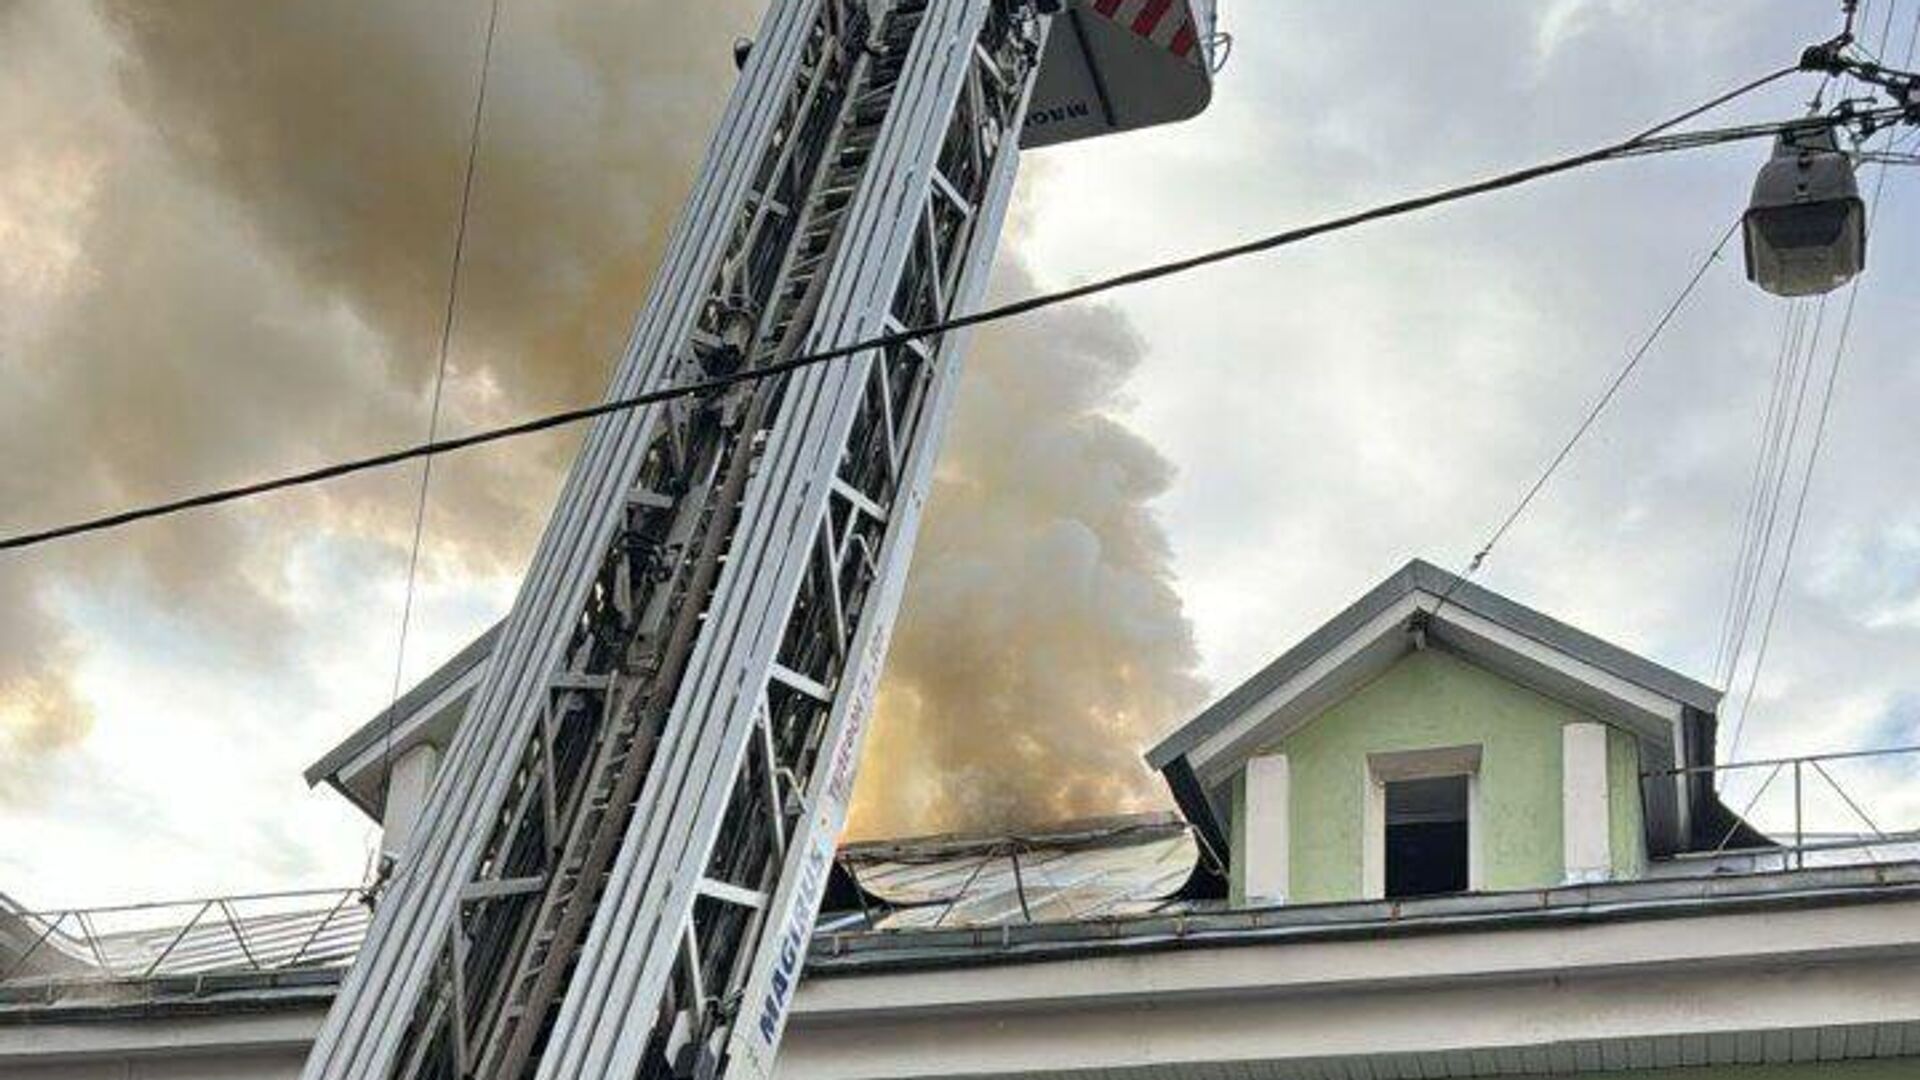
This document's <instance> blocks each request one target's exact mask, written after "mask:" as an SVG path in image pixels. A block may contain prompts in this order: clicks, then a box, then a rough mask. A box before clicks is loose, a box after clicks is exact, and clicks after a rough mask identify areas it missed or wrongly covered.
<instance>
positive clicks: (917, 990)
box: [0, 562, 1920, 1080]
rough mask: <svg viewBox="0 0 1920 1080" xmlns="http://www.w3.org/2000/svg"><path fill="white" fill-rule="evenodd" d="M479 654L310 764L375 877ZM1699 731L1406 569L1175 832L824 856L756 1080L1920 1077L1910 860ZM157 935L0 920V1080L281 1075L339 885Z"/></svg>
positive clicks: (1567, 636) (202, 910)
mask: <svg viewBox="0 0 1920 1080" xmlns="http://www.w3.org/2000/svg"><path fill="white" fill-rule="evenodd" d="M485 655H486V639H485V638H483V639H481V640H480V641H477V642H476V643H475V645H474V646H472V647H470V648H469V649H468V650H466V651H464V652H463V653H462V654H461V655H460V656H458V657H456V658H455V659H454V660H453V661H452V662H450V663H449V665H448V666H447V667H446V668H444V669H443V670H442V671H441V672H438V673H436V674H435V675H434V676H432V677H430V678H429V679H428V680H426V682H425V683H423V684H422V686H421V687H419V688H418V689H417V690H416V691H415V692H414V693H412V694H409V695H408V696H407V697H406V698H404V699H402V701H401V702H400V704H399V705H398V706H397V707H396V709H395V710H394V712H393V713H392V714H391V715H387V714H383V715H382V716H380V717H376V718H375V720H374V721H373V722H371V723H370V724H369V725H367V727H365V728H363V729H362V730H361V731H360V732H359V733H357V734H356V735H354V736H352V737H350V738H349V739H348V740H347V741H346V742H345V743H343V744H342V746H341V747H340V748H338V749H337V750H336V751H334V752H333V753H331V754H329V755H327V757H326V758H325V759H323V760H322V762H321V763H320V764H319V765H318V766H316V768H315V770H313V771H312V772H311V773H310V774H309V779H310V781H313V782H326V783H330V784H332V785H334V786H336V787H338V788H339V789H340V790H341V791H342V792H343V793H345V794H347V795H348V797H350V798H352V799H353V800H354V801H355V802H356V804H358V805H360V806H361V807H363V808H364V809H366V810H367V811H368V812H369V813H371V814H374V815H376V816H379V817H382V818H383V820H384V821H385V822H386V823H387V825H388V827H389V840H388V845H387V846H388V850H389V852H390V853H391V854H392V855H393V857H395V858H399V859H404V858H405V857H406V855H405V850H406V845H405V834H406V828H407V825H408V823H409V822H410V821H411V820H412V817H413V815H414V814H415V813H417V807H418V802H419V800H420V799H422V798H424V793H425V791H426V789H427V786H428V785H429V784H430V782H431V779H432V775H431V774H432V767H433V763H434V760H435V757H436V749H435V748H436V747H437V746H439V745H444V743H445V740H446V738H447V737H448V735H449V734H450V733H451V731H452V730H453V729H454V727H455V726H456V725H457V724H458V723H459V714H460V709H461V706H462V703H463V696H462V690H461V687H462V686H463V685H465V684H466V683H469V682H471V680H472V678H473V673H474V672H476V671H477V670H478V669H479V666H480V665H482V664H484V663H485ZM1718 704H1719V695H1718V693H1717V692H1715V691H1714V690H1713V689H1711V688H1709V687H1706V686H1704V685H1701V684H1699V683H1697V682H1695V681H1693V680H1691V679H1688V678H1686V677H1684V676H1682V675H1679V674H1677V673H1675V672H1672V671H1669V670H1666V669H1664V668H1661V667H1659V666H1658V665H1655V664H1652V663H1650V662H1648V661H1646V660H1644V659H1642V658H1640V657H1636V656H1634V655H1632V654H1630V653H1628V652H1626V651H1624V650H1621V649H1618V648H1616V647H1614V646H1611V645H1608V644H1607V643H1605V642H1602V641H1599V640H1598V639H1596V638H1593V637H1591V636H1590V635H1587V634H1585V633H1583V632H1581V631H1579V630H1577V629H1574V628H1573V627H1571V626H1568V625H1566V624H1564V623H1561V622H1558V621H1556V620H1554V619H1551V618H1549V617H1547V616H1545V615H1542V614H1540V613H1539V612H1536V611H1533V610H1531V609H1529V608H1526V607H1524V606H1522V605H1520V604H1517V603H1514V602H1513V601H1511V600H1508V599H1506V598H1503V597H1500V596H1498V595H1496V594H1494V593H1491V592H1489V591H1487V590H1484V589H1480V588H1477V587H1475V586H1473V585H1471V584H1468V583H1465V582H1462V581H1460V580H1459V579H1457V578H1454V577H1453V576H1451V575H1449V574H1446V573H1445V572H1443V571H1440V570H1438V569H1437V568H1434V567H1432V566H1429V565H1426V564H1424V563H1417V562H1416V563H1413V564H1410V565H1408V566H1407V567H1405V568H1403V569H1402V570H1400V571H1399V572H1397V573H1396V574H1394V575H1392V576H1391V577H1389V578H1388V579H1387V580H1386V581H1384V582H1383V583H1382V584H1381V585H1380V586H1379V587H1377V588H1375V589H1374V590H1372V591H1370V592H1369V593H1368V594H1367V595H1366V596H1364V597H1362V598H1361V599H1360V600H1358V601H1356V602H1355V603H1354V604H1353V605H1352V606H1350V607H1349V608H1348V609H1347V610H1345V611H1343V612H1341V613H1340V614H1338V615H1336V616H1335V617H1334V618H1333V619H1332V620H1330V621H1329V622H1328V623H1327V624H1326V625H1325V626H1323V627H1322V628H1321V629H1320V630H1318V631H1316V632H1315V633H1314V634H1312V635H1310V636H1309V637H1308V638H1307V639H1306V640H1305V641H1303V642H1302V643H1301V644H1300V645H1299V646H1297V647H1295V648H1293V649H1290V650H1288V651H1287V652H1286V653H1284V654H1283V655H1282V656H1280V657H1279V658H1277V659H1276V660H1275V661H1274V662H1273V663H1272V664H1270V665H1269V666H1268V667H1266V668H1265V669H1263V670H1262V671H1261V672H1259V673H1258V674H1256V675H1255V676H1254V677H1253V678H1252V679H1250V680H1248V682H1247V683H1246V684H1244V685H1242V686H1241V687H1238V688H1236V689H1235V690H1233V691H1232V692H1230V693H1228V694H1227V695H1225V696H1224V697H1222V698H1221V699H1220V701H1218V702H1217V703H1216V704H1214V705H1213V706H1211V707H1210V708H1208V709H1207V710H1205V711H1204V712H1203V713H1202V714H1201V715H1200V716H1198V717H1196V718H1194V719H1193V720H1192V721H1191V722H1190V723H1188V724H1186V725H1184V726H1183V727H1181V728H1180V729H1179V730H1177V731H1175V732H1174V733H1173V734H1172V735H1170V736H1169V737H1168V738H1167V739H1166V740H1165V741H1163V742H1162V743H1161V744H1160V745H1159V746H1157V747H1155V748H1154V749H1153V750H1152V751H1151V752H1150V754H1149V760H1150V761H1151V762H1152V763H1153V765H1154V766H1155V767H1156V768H1158V769H1160V770H1161V772H1162V773H1163V774H1164V775H1165V776H1166V778H1167V782H1168V785H1169V788H1170V790H1171V791H1172V793H1173V795H1174V798H1175V800H1176V802H1177V803H1178V805H1179V807H1180V813H1179V815H1177V816H1174V815H1157V816H1156V815H1148V816H1144V817H1137V818H1129V819H1120V820H1111V821H1102V822H1091V823H1073V824H1063V825H1062V826H1060V827H1058V828H1054V829H1050V830H1047V831H1046V832H1044V833H1041V834H1037V835H1026V836H1000V837H944V838H942V837H936V838H925V839H920V840H913V841H895V842H888V843H881V844H861V845H851V846H848V847H846V848H844V849H843V851H842V856H841V859H840V864H839V866H838V868H837V869H836V873H835V880H834V884H833V887H832V888H831V889H830V891H829V897H828V902H827V905H826V906H827V909H828V910H827V911H826V913H825V914H824V915H823V916H822V919H821V923H820V929H819V931H818V932H817V933H816V936H815V939H814V942H813V948H812V952H811V955H810V958H809V961H808V964H807V968H806V972H807V978H806V980H805V981H804V983H803V984H802V989H801V992H800V994H799V997H798V999H797V1003H796V1006H795V1013H794V1017H793V1021H792V1025H791V1027H790V1029H789V1033H788V1035H787V1041H786V1043H785V1046H784V1049H783V1053H782V1057H781V1059H780V1066H779V1068H780V1072H781V1075H783V1076H785V1077H792V1078H805V1080H813V1078H820V1080H827V1078H833V1080H910V1078H926V1080H932V1078H960V1077H1023V1078H1037V1077H1048V1078H1057V1080H1068V1078H1073V1080H1094V1078H1102V1080H1120V1078H1126V1080H1157V1078H1167V1080H1172V1078H1176V1077H1177V1078H1181V1080H1212V1078H1221V1080H1229V1078H1230V1080H1252V1078H1263V1080H1264V1078H1274V1080H1293V1078H1302V1080H1305V1078H1342V1080H1345V1078H1355V1080H1359V1078H1368V1080H1386V1078H1399V1077H1406V1078H1415V1077H1481V1076H1539V1077H1545V1076H1557V1077H1593V1078H1597V1077H1602V1076H1609V1077H1610V1076H1626V1077H1634V1078H1640V1080H1653V1078H1671V1080H1693V1078H1701V1080H1721V1078H1724V1080H1802V1078H1808V1080H1814V1078H1819V1080H1825V1078H1833V1080H1882V1078H1892V1077H1908V1076H1920V862H1916V861H1912V856H1913V854H1914V850H1915V849H1914V846H1913V837H1912V836H1911V835H1909V834H1904V833H1885V832H1882V831H1881V830H1880V829H1879V828H1878V827H1876V828H1875V829H1874V830H1873V833H1872V835H1867V836H1859V837H1852V838H1836V834H1833V833H1821V834H1820V835H1819V837H1818V838H1817V839H1814V838H1812V834H1810V833H1809V832H1808V831H1807V830H1806V829H1805V828H1804V827H1800V828H1795V829H1794V830H1792V831H1791V833H1790V834H1788V835H1782V832H1781V830H1780V829H1779V828H1777V827H1770V828H1768V829H1766V830H1762V829H1759V828H1756V827H1754V825H1752V824H1750V823H1749V822H1748V821H1747V820H1745V814H1744V813H1735V812H1734V811H1733V810H1732V809H1730V808H1729V807H1728V806H1727V805H1725V804H1723V803H1722V801H1721V786H1720V785H1719V784H1718V783H1716V777H1717V775H1718V773H1719V772H1720V771H1721V769H1722V766H1719V765H1718V764H1717V763H1716V762H1715V761H1714V758H1713V745H1714V728H1715V723H1716V720H1715V717H1716V710H1717V708H1718ZM388 731H391V732H392V733H393V735H392V737H391V753H389V747H388V744H387V740H388V736H387V734H386V733H387V732H388ZM376 739H377V740H379V744H380V745H379V747H378V750H377V751H376V750H375V745H376V744H375V740H376ZM388 758H390V759H391V760H393V761H395V762H398V763H400V764H399V766H398V767H396V768H394V769H392V770H390V771H391V775H392V782H391V784H390V785H389V784H383V783H381V782H380V779H381V778H382V777H384V776H385V775H386V774H387V773H388V772H389V770H386V769H376V766H377V765H378V764H379V763H380V762H381V761H382V760H383V759H388ZM1816 764H1817V763H1816ZM1787 768H1788V766H1787V764H1786V763H1781V764H1777V765H1775V766H1774V773H1775V774H1782V773H1784V772H1785V770H1787ZM1791 772H1792V775H1793V776H1795V777H1796V778H1797V777H1799V776H1800V774H1801V772H1802V768H1801V764H1800V763H1793V764H1792V766H1791ZM1820 772H1821V774H1822V775H1826V772H1827V771H1826V770H1825V769H1821V770H1820ZM1794 790H1795V795H1796V799H1797V797H1798V791H1799V786H1798V784H1797V783H1796V784H1795V788H1794ZM1849 801H1851V800H1849ZM1798 807H1799V804H1798V802H1796V804H1795V809H1796V812H1797V810H1798ZM1746 809H1747V806H1746V805H1745V804H1743V805H1742V810H1743V811H1745V810H1746ZM1796 820H1797V814H1796ZM1802 824H1803V826H1804V823H1802ZM174 911H175V909H156V910H155V911H152V912H146V913H143V914H144V916H145V917H146V920H147V925H142V926H140V927H138V928H133V929H120V930H111V929H109V930H102V929H101V925H102V923H103V920H104V919H105V918H106V913H88V914H86V915H82V914H81V913H49V914H40V915H36V914H30V913H27V912H25V911H22V910H19V909H17V908H8V909H0V1077H6V1078H13V1077H19V1078H22V1080H56V1078H63V1080H64V1078H79V1077H86V1078H93V1077H234V1078H239V1077H246V1078H250V1080H251V1078H262V1080H265V1078H280V1077H292V1076H295V1075H297V1073H298V1070H299V1063H300V1061H301V1058H302V1055H303V1052H304V1048H305V1044H306V1040H308V1039H310V1038H311V1035H312V1032H313V1031H314V1030H315V1029H316V1028H317V1026H318V1024H319V1020H320V1017H321V1016H322V1015H323V1014H324V1010H325V1008H326V1006H327V1004H328V1002H329V1001H330V999H331V995H332V992H333V988H334V987H335V986H336V985H337V982H338V978H339V975H340V973H341V971H342V970H343V966H344V964H345V963H346V962H348V960H349V959H350V957H351V954H352V950H353V946H354V944H355V943H356V942H357V940H358V937H357V935H358V933H359V932H360V930H361V929H362V928H364V925H365V907H364V904H363V897H361V896H360V895H359V894H358V893H357V892H356V891H342V892H339V893H337V894H323V895H314V896H307V897H298V898H265V897H260V898H251V899H247V900H235V901H227V902H221V901H209V902H202V903H198V904H194V905H184V906H182V907H180V908H179V909H177V914H174V913H173V912H174ZM122 914H123V915H124V914H125V913H122Z"/></svg>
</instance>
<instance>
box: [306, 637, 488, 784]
mask: <svg viewBox="0 0 1920 1080" xmlns="http://www.w3.org/2000/svg"><path fill="white" fill-rule="evenodd" d="M499 636H500V624H499V623H495V624H493V626H491V627H489V628H488V629H487V631H486V633H483V634H481V635H480V636H479V637H477V638H474V639H473V640H472V641H470V642H468V643H467V645H466V647H465V648H462V649H461V650H460V651H459V652H457V653H455V654H453V656H451V657H449V658H448V659H447V661H446V662H445V663H443V664H441V665H440V666H439V667H437V668H435V669H434V670H433V672H432V673H431V674H429V675H428V676H427V677H426V678H424V679H422V680H420V682H419V683H418V684H417V685H415V686H414V687H413V689H411V690H408V691H407V692H406V693H405V694H402V695H401V696H400V698H399V699H398V700H397V701H395V702H394V703H393V704H392V705H391V706H389V707H387V708H385V709H382V710H380V712H379V713H377V714H376V715H375V716H374V717H373V719H371V720H368V721H367V722H366V723H364V724H362V725H360V727H358V728H357V729H355V730H354V732H353V734H351V735H348V736H347V737H346V739H345V740H344V741H342V742H341V743H340V744H339V745H337V746H335V747H334V748H333V749H331V750H329V751H327V752H326V753H325V754H324V755H322V756H321V758H320V760H318V761H316V762H314V763H313V764H312V765H310V766H308V767H307V771H306V773H305V774H304V775H305V777H306V781H307V784H308V786H313V785H315V784H321V783H325V784H329V785H331V786H332V787H333V788H334V789H335V790H337V791H339V792H340V794H342V795H344V796H346V797H347V799H348V800H349V801H351V802H352V803H353V804H354V805H355V806H357V807H359V808H360V809H361V810H362V811H364V812H365V813H367V814H368V815H370V816H372V817H373V818H375V819H378V818H379V817H380V816H381V809H382V807H383V806H384V805H385V802H386V778H385V776H384V775H378V774H377V773H375V772H374V771H372V770H369V769H368V767H367V766H368V763H369V762H373V761H380V760H384V759H385V758H387V757H388V756H390V754H399V753H404V752H405V751H406V750H407V749H409V748H410V747H411V746H413V745H415V744H417V743H420V742H423V741H425V742H433V743H436V744H438V745H442V746H444V745H446V743H447V742H448V741H449V740H450V739H451V738H452V735H453V732H454V729H455V728H457V727H458V726H459V722H460V717H461V716H462V715H464V714H465V712H466V706H467V701H468V700H469V698H471V696H472V693H473V688H474V687H475V686H477V685H478V683H479V680H480V674H481V673H482V672H483V671H485V670H486V659H487V657H489V656H491V655H493V643H494V640H495V639H496V638H498V637H499ZM376 752H378V756H377V757H376Z"/></svg>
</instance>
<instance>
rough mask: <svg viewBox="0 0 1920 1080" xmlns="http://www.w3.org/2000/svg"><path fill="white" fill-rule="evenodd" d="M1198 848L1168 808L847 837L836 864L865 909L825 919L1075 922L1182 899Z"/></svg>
mask: <svg viewBox="0 0 1920 1080" xmlns="http://www.w3.org/2000/svg"><path fill="white" fill-rule="evenodd" d="M1198 857H1199V850H1198V848H1197V847H1196V846H1195V844H1194V840H1193V834H1192V832H1191V831H1190V830H1189V828H1188V826H1187V824H1186V823H1185V822H1183V821H1181V820H1180V819H1179V818H1178V817H1177V816H1175V815H1173V814H1168V813H1154V814H1136V815H1129V816H1125V817H1116V818H1106V819H1100V820H1094V821H1086V822H1075V823H1068V824H1065V825H1062V826H1059V827H1056V828H1054V829H1050V830H1047V831H1045V832H1042V833H1034V834H1027V835H1007V836H992V837H980V836H956V837H926V838H921V839H915V840H904V841H903V840H885V841H874V842H868V843H857V844H848V845H846V846H844V847H842V848H841V849H840V866H841V867H842V869H843V870H844V871H845V872H846V873H847V874H848V875H849V876H850V877H851V879H852V881H853V883H854V884H857V885H858V887H859V889H860V890H861V892H862V893H863V894H864V898H862V899H864V901H865V903H861V900H860V899H857V900H856V903H860V904H861V906H862V908H863V909H864V910H857V911H850V912H847V913H846V915H847V916H848V917H847V918H843V919H833V918H829V919H827V920H824V924H825V925H828V926H846V925H857V926H863V927H865V928H867V929H881V930H901V929H909V928H917V927H941V926H947V927H956V926H958V927H983V926H1008V925H1014V924H1017V923H1037V922H1074V921H1084V920H1088V919H1102V918H1110V917H1114V916H1119V915H1133V914H1140V913H1143V912H1149V911H1163V910H1167V909H1169V908H1173V907H1181V906H1183V900H1182V899H1181V889H1182V887H1183V886H1184V885H1185V884H1186V882H1187V879H1188V878H1189V877H1191V876H1192V874H1193V870H1194V863H1195V861H1196V860H1197V859H1198Z"/></svg>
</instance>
